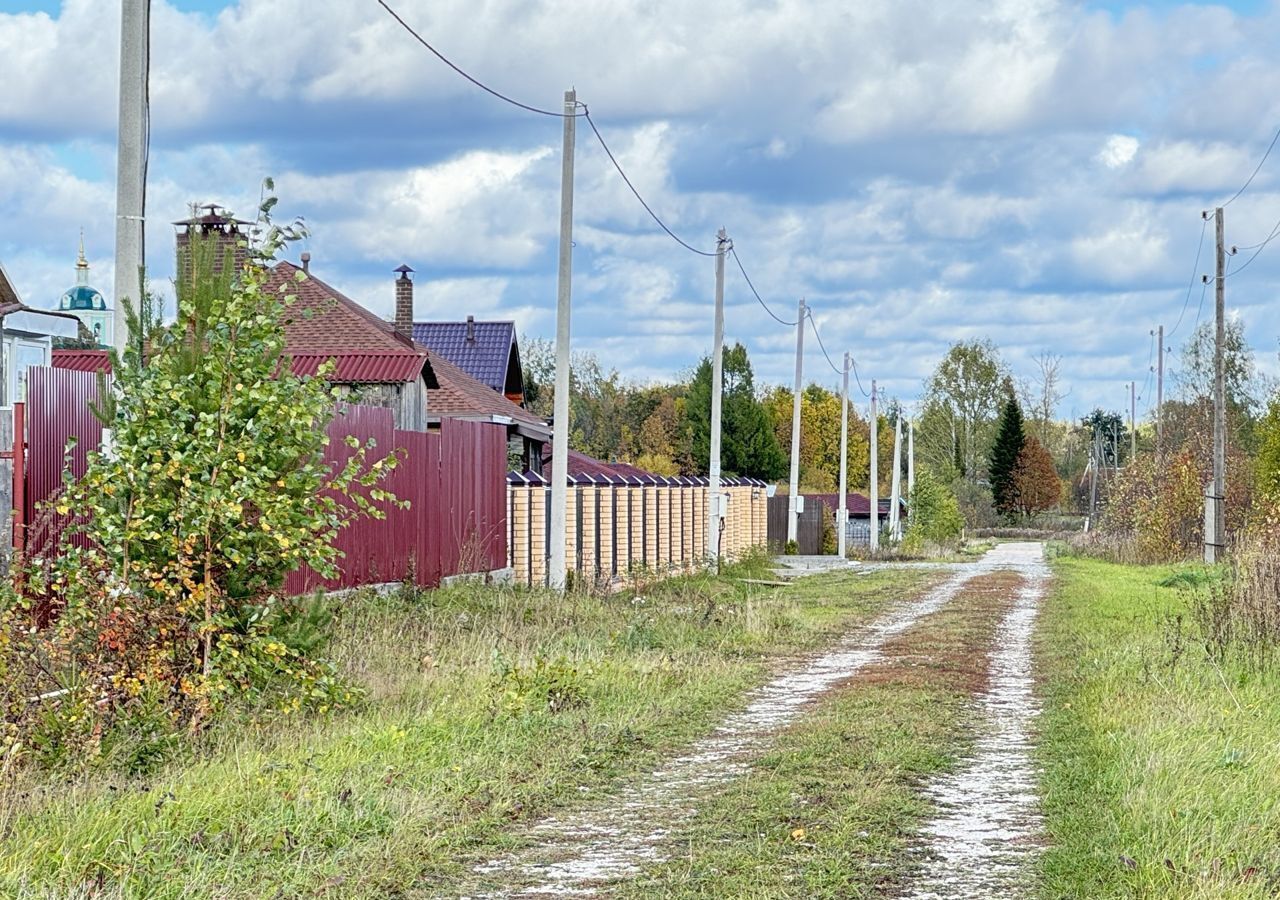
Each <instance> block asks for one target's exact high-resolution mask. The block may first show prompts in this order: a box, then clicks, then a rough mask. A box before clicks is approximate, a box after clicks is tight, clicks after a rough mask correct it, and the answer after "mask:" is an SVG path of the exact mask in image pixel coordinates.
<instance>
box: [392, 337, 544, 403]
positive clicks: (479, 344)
mask: <svg viewBox="0 0 1280 900" xmlns="http://www.w3.org/2000/svg"><path fill="white" fill-rule="evenodd" d="M470 324H471V332H472V333H471V335H470V337H468V334H467V326H468V323H466V322H414V323H413V339H414V341H416V342H417V343H419V344H421V345H422V346H424V347H426V348H427V349H428V350H430V351H431V352H432V353H434V354H436V355H437V356H443V357H444V358H445V359H447V360H448V361H449V362H451V363H453V364H454V365H455V366H457V367H458V368H459V369H461V370H462V371H463V372H466V373H467V374H468V375H470V376H471V377H472V378H474V379H476V380H477V381H479V382H480V383H481V384H484V385H487V386H488V387H489V388H490V389H491V390H494V391H497V392H498V393H499V394H511V393H513V391H512V390H511V389H510V388H511V383H510V376H509V373H510V370H511V361H512V357H513V355H514V356H515V359H516V360H517V362H518V361H519V355H518V353H517V354H513V350H514V348H515V345H516V341H515V333H516V326H515V323H514V322H472V323H470ZM521 388H523V386H521Z"/></svg>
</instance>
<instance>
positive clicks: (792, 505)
mask: <svg viewBox="0 0 1280 900" xmlns="http://www.w3.org/2000/svg"><path fill="white" fill-rule="evenodd" d="M798 309H799V315H798V316H797V317H796V383H795V393H794V395H793V396H792V398H791V487H790V493H789V494H788V495H787V540H788V541H794V540H795V539H796V535H797V534H798V533H799V527H800V504H799V500H798V498H799V496H800V381H801V379H802V378H803V377H804V317H805V308H804V299H803V298H801V300H800V305H799V307H798Z"/></svg>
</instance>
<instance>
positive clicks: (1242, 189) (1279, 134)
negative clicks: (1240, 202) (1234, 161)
mask: <svg viewBox="0 0 1280 900" xmlns="http://www.w3.org/2000/svg"><path fill="white" fill-rule="evenodd" d="M1278 140H1280V128H1278V129H1276V135H1275V137H1273V138H1272V139H1271V143H1270V144H1269V145H1268V146H1267V152H1266V153H1264V154H1262V159H1260V160H1259V161H1258V165H1257V167H1256V168H1255V169H1254V170H1253V174H1252V175H1250V176H1249V180H1248V181H1246V182H1245V183H1244V184H1243V185H1241V187H1240V190H1238V191H1236V192H1235V193H1234V194H1232V195H1231V199H1230V200H1228V201H1227V202H1226V203H1223V204H1222V208H1223V209H1225V208H1226V207H1228V206H1230V205H1231V204H1232V203H1233V202H1235V199H1236V198H1237V197H1239V196H1240V195H1241V194H1243V193H1244V192H1245V190H1246V189H1247V188H1248V187H1249V185H1251V184H1253V179H1255V178H1257V177H1258V173H1259V172H1261V171H1262V164H1263V163H1265V162H1266V161H1267V157H1268V156H1270V155H1271V151H1272V150H1274V149H1275V146H1276V141H1278Z"/></svg>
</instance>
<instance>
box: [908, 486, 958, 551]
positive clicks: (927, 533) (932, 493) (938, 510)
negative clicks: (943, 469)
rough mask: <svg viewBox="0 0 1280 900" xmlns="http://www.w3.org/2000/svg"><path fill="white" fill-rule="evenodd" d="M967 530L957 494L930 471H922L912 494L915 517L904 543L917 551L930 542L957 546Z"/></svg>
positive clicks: (909, 522)
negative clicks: (965, 529)
mask: <svg viewBox="0 0 1280 900" xmlns="http://www.w3.org/2000/svg"><path fill="white" fill-rule="evenodd" d="M963 532H964V519H963V518H962V517H961V516H960V505H959V504H958V503H957V502H956V497H955V494H953V493H951V491H950V490H949V489H948V488H947V486H946V485H945V484H943V483H942V482H941V481H939V480H938V479H937V478H935V477H934V476H933V475H932V474H931V473H930V472H928V471H922V472H920V473H919V474H918V475H917V476H916V482H915V489H914V491H913V492H912V494H911V516H910V518H909V519H908V521H907V532H906V535H905V536H904V543H905V544H906V545H907V546H908V547H910V548H913V549H917V550H918V549H920V548H922V547H923V546H924V545H925V544H926V543H927V544H935V545H937V546H941V547H947V546H954V545H955V543H956V542H957V541H958V540H959V538H960V535H961V534H962V533H963Z"/></svg>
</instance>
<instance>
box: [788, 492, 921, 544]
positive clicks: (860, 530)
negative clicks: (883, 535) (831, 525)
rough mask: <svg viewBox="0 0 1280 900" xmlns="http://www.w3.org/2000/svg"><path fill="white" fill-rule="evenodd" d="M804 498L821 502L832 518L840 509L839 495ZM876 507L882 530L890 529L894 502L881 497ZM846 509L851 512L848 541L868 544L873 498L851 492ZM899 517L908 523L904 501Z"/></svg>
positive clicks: (899, 502)
mask: <svg viewBox="0 0 1280 900" xmlns="http://www.w3.org/2000/svg"><path fill="white" fill-rule="evenodd" d="M804 496H805V499H806V500H818V501H821V502H822V503H823V504H824V505H825V506H826V507H827V509H829V510H831V514H832V516H834V515H835V511H836V510H838V509H839V508H840V495H839V494H805V495H804ZM876 505H877V507H878V508H879V512H880V528H881V529H882V530H883V529H885V528H887V527H888V524H889V511H890V510H891V509H893V501H892V500H891V499H890V498H889V497H881V498H879V502H878V503H877V504H876ZM845 508H846V509H847V510H848V511H849V520H848V526H847V531H846V534H847V536H848V540H849V541H850V543H853V544H866V543H868V542H869V541H870V539H871V498H870V497H868V496H867V495H866V494H859V493H857V492H856V491H850V492H849V494H848V500H847V502H846V506H845ZM898 515H899V516H901V517H902V521H903V522H906V520H907V504H906V502H905V501H903V500H899V501H898Z"/></svg>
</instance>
